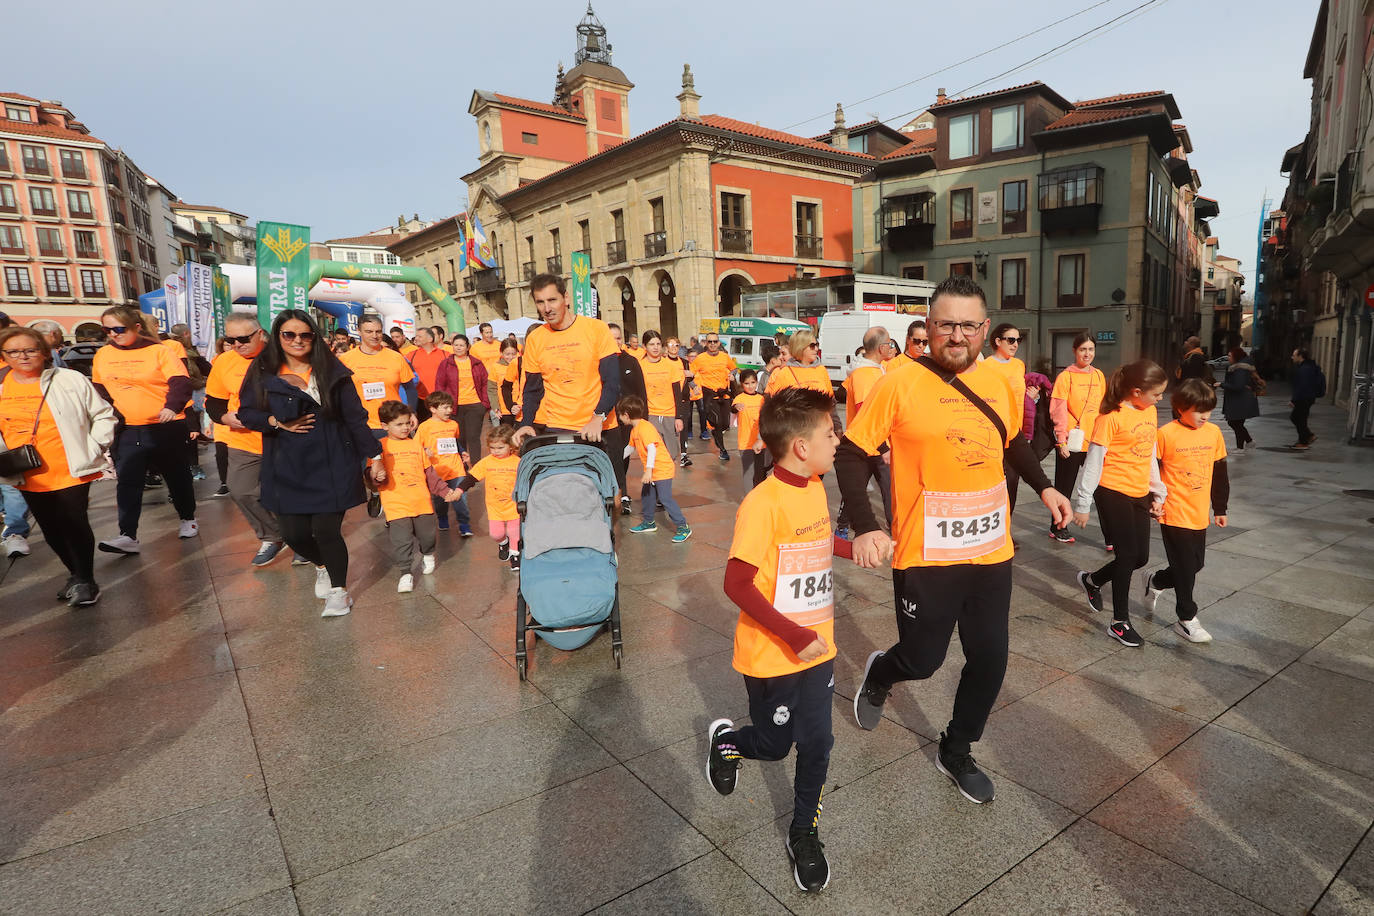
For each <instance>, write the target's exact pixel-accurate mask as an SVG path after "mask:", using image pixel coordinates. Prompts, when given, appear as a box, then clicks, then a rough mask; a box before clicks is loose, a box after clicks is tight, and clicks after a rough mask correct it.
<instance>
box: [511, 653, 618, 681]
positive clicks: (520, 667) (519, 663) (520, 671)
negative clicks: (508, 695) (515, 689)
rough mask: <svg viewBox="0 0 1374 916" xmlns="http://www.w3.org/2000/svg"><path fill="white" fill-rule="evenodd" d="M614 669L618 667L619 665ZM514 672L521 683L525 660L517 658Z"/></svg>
mask: <svg viewBox="0 0 1374 916" xmlns="http://www.w3.org/2000/svg"><path fill="white" fill-rule="evenodd" d="M616 667H619V664H617V665H616ZM515 670H516V672H517V673H518V674H519V675H520V680H522V681H523V680H524V679H525V659H523V658H517V659H516V660H515Z"/></svg>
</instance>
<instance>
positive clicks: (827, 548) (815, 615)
mask: <svg viewBox="0 0 1374 916" xmlns="http://www.w3.org/2000/svg"><path fill="white" fill-rule="evenodd" d="M834 554H835V545H834V542H833V540H832V539H831V538H825V539H824V540H820V541H807V542H806V543H803V544H782V545H780V546H779V547H778V579H777V585H776V586H775V587H774V589H773V607H775V608H777V609H778V611H779V613H782V614H784V615H786V616H787V617H788V619H790V620H791V621H792V622H793V623H796V624H798V625H799V626H803V627H810V626H815V625H816V624H818V623H825V622H826V621H827V620H831V619H833V618H834V616H835V577H834V574H833V573H832V572H831V569H830V566H831V558H832V557H833V556H834Z"/></svg>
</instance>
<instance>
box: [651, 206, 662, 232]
mask: <svg viewBox="0 0 1374 916" xmlns="http://www.w3.org/2000/svg"><path fill="white" fill-rule="evenodd" d="M649 221H650V224H651V225H652V226H653V227H654V231H655V232H662V231H663V230H664V222H663V198H662V197H655V198H654V199H653V200H651V201H649Z"/></svg>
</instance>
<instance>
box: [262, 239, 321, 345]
mask: <svg viewBox="0 0 1374 916" xmlns="http://www.w3.org/2000/svg"><path fill="white" fill-rule="evenodd" d="M257 266H258V321H259V322H260V323H261V324H262V326H263V327H264V328H271V327H272V322H273V321H274V320H275V319H276V317H277V316H278V315H280V314H281V313H282V312H284V311H286V310H287V309H306V308H309V306H310V229H309V227H306V226H294V225H292V224H290V223H267V222H263V223H258V265H257Z"/></svg>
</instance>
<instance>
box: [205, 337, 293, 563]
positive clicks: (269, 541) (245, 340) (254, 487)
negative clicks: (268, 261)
mask: <svg viewBox="0 0 1374 916" xmlns="http://www.w3.org/2000/svg"><path fill="white" fill-rule="evenodd" d="M224 336H225V338H226V339H227V340H228V342H229V350H228V351H226V352H224V353H221V354H220V355H219V356H217V357H215V361H214V362H213V363H211V364H210V375H209V377H208V378H207V379H206V380H205V411H206V413H208V414H209V415H210V419H211V420H213V421H214V422H215V423H218V424H220V425H219V426H218V427H216V430H217V431H216V436H218V440H217V441H219V442H222V443H224V445H225V446H226V448H227V451H228V454H229V472H228V474H227V475H226V476H225V483H226V484H227V485H228V487H229V498H230V499H232V500H233V501H234V505H236V506H238V507H239V511H240V512H242V513H243V517H244V518H245V519H247V521H248V526H249V527H250V528H252V529H253V534H254V535H256V536H257V539H258V540H259V541H260V542H261V545H260V546H259V548H258V552H257V553H256V554H254V556H253V559H252V561H251V562H252V565H253V566H257V567H262V566H266V565H268V564H269V563H271V562H272V561H273V560H275V559H276V558H277V554H279V553H281V549H282V543H283V542H282V535H281V528H280V527H278V525H277V517H276V515H274V514H273V513H272V511H271V510H270V509H268V508H266V507H265V506H264V505H263V504H262V501H261V499H260V496H261V490H260V485H259V482H258V479H259V474H260V472H261V470H262V433H258V432H254V431H253V430H251V429H249V428H248V427H246V426H244V425H243V424H242V423H240V422H239V417H238V410H239V389H240V388H241V387H242V386H243V377H244V376H245V375H247V374H248V367H249V365H251V364H252V362H253V357H255V356H257V355H258V354H259V353H261V352H262V348H263V346H264V345H265V344H266V342H267V336H266V335H265V334H264V333H263V330H262V326H261V325H259V324H258V319H257V318H256V317H254V316H253V315H250V314H248V313H246V312H235V313H233V314H232V315H230V316H229V317H228V318H226V319H225V321H224Z"/></svg>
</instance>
